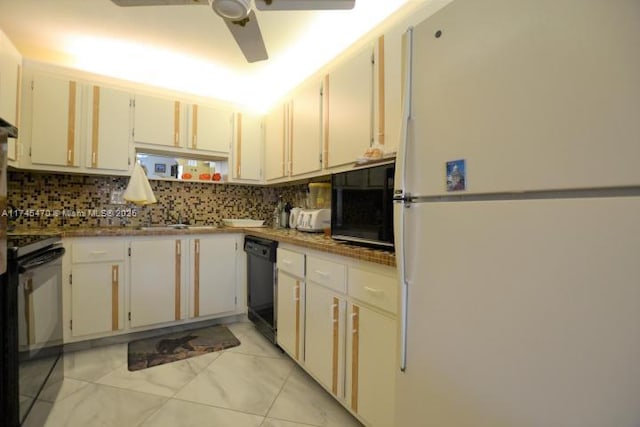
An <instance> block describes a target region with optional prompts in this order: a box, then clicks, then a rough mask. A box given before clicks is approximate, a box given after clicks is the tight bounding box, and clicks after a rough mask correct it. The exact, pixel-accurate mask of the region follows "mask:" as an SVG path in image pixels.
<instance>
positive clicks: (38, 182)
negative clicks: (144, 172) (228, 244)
mask: <svg viewBox="0 0 640 427" xmlns="http://www.w3.org/2000/svg"><path fill="white" fill-rule="evenodd" d="M128 182H129V178H128V177H108V176H98V175H64V174H51V173H40V172H25V171H9V174H8V189H7V193H8V194H7V196H8V204H9V206H10V211H11V212H12V214H11V220H10V222H11V223H13V224H15V225H16V226H28V227H47V226H55V227H81V226H107V225H114V226H118V225H125V224H126V225H133V226H136V225H147V224H154V225H155V224H165V223H176V222H178V219H179V218H182V220H183V221H184V220H186V221H188V222H189V223H190V224H203V225H204V224H207V225H210V224H215V225H219V224H220V223H221V221H222V219H223V218H252V219H264V220H266V222H265V224H270V223H271V218H272V212H273V210H274V208H275V205H276V203H277V200H278V195H282V197H283V200H285V201H291V202H293V201H294V200H298V199H300V198H301V197H304V195H305V194H306V190H307V185H306V184H297V185H287V186H277V187H274V186H268V187H267V186H254V185H242V184H210V183H199V182H170V181H153V180H152V181H150V182H151V188H152V189H153V192H154V194H155V195H156V198H157V199H158V203H156V204H153V205H147V206H136V205H133V204H129V203H127V204H124V205H119V204H112V203H111V193H112V192H113V191H122V190H124V189H125V188H126V186H127V183H128Z"/></svg>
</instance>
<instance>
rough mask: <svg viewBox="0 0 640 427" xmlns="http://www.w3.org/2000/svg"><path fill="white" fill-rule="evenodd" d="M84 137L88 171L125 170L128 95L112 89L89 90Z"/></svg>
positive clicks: (128, 110) (127, 141)
mask: <svg viewBox="0 0 640 427" xmlns="http://www.w3.org/2000/svg"><path fill="white" fill-rule="evenodd" d="M88 99H89V102H88V105H89V114H88V137H87V141H88V143H89V146H90V149H89V150H87V158H86V165H87V167H89V168H92V169H110V170H120V171H126V170H128V169H129V137H130V135H131V107H130V102H131V95H129V94H128V93H127V92H122V91H119V90H115V89H109V88H104V87H100V86H92V87H90V88H89V93H88Z"/></svg>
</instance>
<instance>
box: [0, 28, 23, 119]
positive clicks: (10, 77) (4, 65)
mask: <svg viewBox="0 0 640 427" xmlns="http://www.w3.org/2000/svg"><path fill="white" fill-rule="evenodd" d="M21 64H22V57H21V56H20V54H19V53H18V51H17V50H16V48H15V47H14V46H13V44H12V43H11V41H10V40H9V39H8V38H7V36H6V35H5V34H4V33H3V32H2V31H0V117H2V118H3V119H4V120H6V121H8V122H9V123H11V124H12V125H14V126H18V102H19V96H18V95H19V93H20V67H21Z"/></svg>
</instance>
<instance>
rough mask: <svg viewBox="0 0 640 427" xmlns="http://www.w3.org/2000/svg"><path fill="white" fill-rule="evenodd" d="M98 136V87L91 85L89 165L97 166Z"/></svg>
mask: <svg viewBox="0 0 640 427" xmlns="http://www.w3.org/2000/svg"><path fill="white" fill-rule="evenodd" d="M99 137H100V87H99V86H94V87H93V102H92V109H91V167H92V168H95V167H98V140H99Z"/></svg>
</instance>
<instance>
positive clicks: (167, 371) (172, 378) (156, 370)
mask: <svg viewBox="0 0 640 427" xmlns="http://www.w3.org/2000/svg"><path fill="white" fill-rule="evenodd" d="M221 354H222V353H221V352H212V353H207V354H203V355H201V356H196V357H191V358H189V359H185V360H180V361H177V362H172V363H166V364H164V365H158V366H154V367H152V368H147V369H141V370H138V371H133V372H131V371H129V370H128V368H127V364H126V363H125V364H124V365H122V366H120V367H119V368H118V369H116V370H115V371H112V372H111V373H109V374H107V375H106V376H104V377H102V378H100V379H99V380H98V383H99V384H105V385H111V386H114V387H119V388H125V389H128V390H134V391H141V392H144V393H150V394H156V395H159V396H165V397H171V396H173V395H175V394H176V393H177V392H178V391H179V390H180V389H181V388H182V387H184V386H185V385H186V384H188V383H189V382H190V381H192V380H193V379H194V378H195V377H196V375H198V374H199V373H200V372H202V371H203V370H204V369H206V367H207V366H209V364H211V362H213V361H214V360H215V359H217V358H218V357H219V356H220V355H221Z"/></svg>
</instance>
